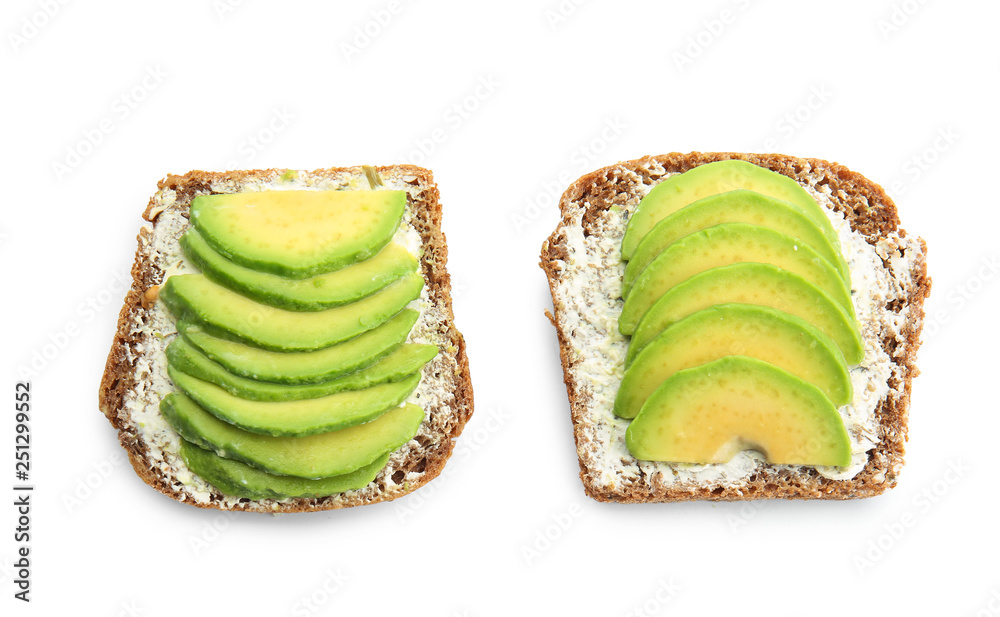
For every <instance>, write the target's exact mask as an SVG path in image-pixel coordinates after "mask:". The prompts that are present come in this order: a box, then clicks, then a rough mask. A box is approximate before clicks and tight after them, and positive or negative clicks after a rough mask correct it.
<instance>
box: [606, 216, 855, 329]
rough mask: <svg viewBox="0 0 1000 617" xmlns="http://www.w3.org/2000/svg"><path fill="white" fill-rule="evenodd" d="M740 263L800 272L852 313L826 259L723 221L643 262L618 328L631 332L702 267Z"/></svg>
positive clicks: (762, 230) (782, 238)
mask: <svg viewBox="0 0 1000 617" xmlns="http://www.w3.org/2000/svg"><path fill="white" fill-rule="evenodd" d="M743 262H753V263H766V264H772V265H775V266H778V267H780V268H782V269H784V270H787V271H789V272H792V273H794V274H798V275H800V276H802V277H803V278H805V279H807V280H809V281H810V282H812V283H813V284H815V285H816V286H817V287H819V288H820V289H822V290H823V291H824V292H826V293H827V294H828V295H829V296H830V297H832V298H833V299H834V300H835V301H836V302H838V303H839V304H840V305H841V307H843V308H844V310H845V311H849V312H850V314H852V315H853V314H854V305H853V304H852V302H851V292H850V289H848V287H847V286H846V285H844V281H843V280H842V279H841V278H840V276H839V275H838V274H837V271H836V269H835V268H834V267H833V266H831V265H830V262H828V261H827V260H825V259H823V258H822V257H821V256H820V255H819V254H818V253H817V252H816V251H814V250H813V249H811V248H810V247H809V246H806V245H804V244H802V243H801V242H797V241H796V240H795V239H793V238H790V237H788V236H787V235H785V234H783V233H780V232H777V231H774V230H772V229H768V228H766V227H758V226H756V225H747V224H745V223H725V224H722V225H716V226H714V227H710V228H708V229H704V230H702V231H697V232H694V233H692V234H688V235H687V236H685V237H683V238H681V239H680V240H678V241H677V242H674V243H673V244H671V245H670V246H668V247H667V248H666V249H664V250H663V251H662V252H660V254H659V255H657V257H656V258H655V259H654V260H653V261H651V262H650V263H649V265H648V266H646V268H645V269H644V270H643V271H642V274H640V275H639V277H638V278H637V279H636V281H635V284H634V285H633V287H632V290H631V292H629V295H628V298H626V299H625V305H624V307H623V308H622V314H621V317H619V320H618V329H619V331H620V332H621V333H622V334H626V335H630V334H632V333H634V332H635V329H636V327H637V326H638V324H639V321H640V320H641V319H642V316H643V315H644V314H645V313H646V311H647V310H648V309H649V308H650V307H651V306H652V305H653V304H654V303H655V302H656V301H657V300H658V299H659V298H660V296H662V295H663V294H665V293H666V292H668V291H669V290H670V289H671V288H672V287H674V286H676V285H678V284H680V283H682V282H684V281H686V280H687V279H689V278H691V277H692V276H694V275H696V274H698V273H700V272H704V271H705V270H710V269H712V268H718V267H720V266H728V265H731V264H734V263H743Z"/></svg>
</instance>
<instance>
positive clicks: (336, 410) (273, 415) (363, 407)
mask: <svg viewBox="0 0 1000 617" xmlns="http://www.w3.org/2000/svg"><path fill="white" fill-rule="evenodd" d="M167 373H168V374H169V375H170V380H171V381H173V382H174V385H175V386H177V389H178V390H180V391H181V392H183V393H184V394H186V395H188V396H189V397H190V398H191V399H192V400H194V401H195V402H196V403H197V404H198V405H199V406H201V407H202V408H203V409H205V410H206V411H208V412H210V413H211V414H212V415H214V416H216V417H217V418H219V419H221V420H224V421H225V422H228V423H229V424H232V425H233V426H237V427H239V428H242V429H244V430H246V431H248V432H251V433H261V434H265V435H276V436H292V437H304V436H307V435H315V434H317V433H326V432H329V431H334V430H337V429H342V428H347V427H350V426H355V425H358V424H363V423H365V422H369V421H371V420H373V419H374V418H377V417H378V416H380V415H382V414H383V413H385V412H386V411H387V410H389V409H392V408H393V407H396V406H397V405H399V404H400V403H402V402H403V401H404V400H406V397H408V396H409V395H410V393H411V392H413V390H415V389H416V387H417V385H418V384H419V383H420V374H419V373H414V374H412V375H407V376H406V377H404V378H403V379H401V380H399V381H391V382H388V383H383V384H379V385H377V386H371V387H369V388H364V389H363V390H345V391H342V392H336V393H334V394H328V395H326V396H321V397H319V398H309V399H301V400H289V401H252V400H249V399H244V398H239V397H237V396H233V395H232V394H230V393H229V392H227V391H226V390H225V389H223V388H220V387H219V386H217V385H215V384H213V383H211V382H208V381H204V380H201V379H198V378H197V377H192V376H191V375H188V374H187V373H184V372H181V371H180V370H178V369H177V368H175V367H174V366H171V365H167Z"/></svg>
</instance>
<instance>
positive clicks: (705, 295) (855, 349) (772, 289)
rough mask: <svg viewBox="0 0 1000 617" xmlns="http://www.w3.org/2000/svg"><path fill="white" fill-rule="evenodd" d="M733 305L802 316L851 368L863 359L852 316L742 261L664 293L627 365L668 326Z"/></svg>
mask: <svg viewBox="0 0 1000 617" xmlns="http://www.w3.org/2000/svg"><path fill="white" fill-rule="evenodd" d="M729 303H742V304H756V305H760V306H768V307H771V308H773V309H777V310H779V311H784V312H786V313H789V314H791V315H794V316H796V317H799V318H800V319H802V320H804V321H806V322H808V323H810V324H812V325H813V326H815V327H816V329H818V330H819V331H820V332H822V333H823V334H825V335H827V336H828V337H830V338H831V339H832V340H833V342H834V343H836V345H837V347H838V348H839V349H840V351H841V353H843V354H844V360H845V361H846V362H847V364H848V365H854V364H858V363H859V362H861V361H862V360H863V359H864V356H865V348H864V343H863V342H862V340H861V333H860V332H859V330H858V323H857V321H856V320H855V319H854V314H853V312H852V313H847V312H846V311H845V310H844V309H843V307H841V306H839V305H838V304H837V303H836V302H834V301H833V299H831V298H830V297H829V296H828V295H826V294H825V293H824V292H823V291H822V290H821V289H819V288H818V287H816V286H815V285H813V284H812V283H810V282H809V281H807V280H805V279H804V278H802V277H801V276H798V275H796V274H793V273H791V272H788V271H787V270H782V269H781V268H778V267H777V266H773V265H769V264H758V263H739V264H734V265H731V266H724V267H721V268H713V269H711V270H706V271H705V272H702V273H700V274H696V275H695V276H693V277H691V278H690V279H688V280H687V281H685V282H683V283H681V284H679V285H677V286H676V287H674V288H672V289H671V290H670V291H668V292H667V293H665V294H663V296H662V297H660V299H659V300H657V301H656V303H654V304H653V306H651V307H650V308H649V310H648V311H646V314H645V316H643V318H642V320H641V321H640V322H639V325H638V327H637V328H636V329H635V333H634V334H633V335H632V340H631V342H630V343H629V348H628V354H627V355H626V358H625V365H626V366H629V365H630V364H631V363H632V362H633V361H634V360H635V358H636V356H637V355H638V354H639V352H640V351H641V350H642V348H643V347H644V346H645V345H646V344H648V343H649V342H650V341H651V340H653V338H655V337H656V335H658V334H659V333H660V332H662V331H663V330H664V329H665V328H667V327H668V326H669V325H670V324H672V323H674V322H676V321H678V320H680V319H681V318H683V317H685V316H686V315H690V314H691V313H694V312H695V311H699V310H701V309H704V308H706V307H709V306H712V305H715V304H729Z"/></svg>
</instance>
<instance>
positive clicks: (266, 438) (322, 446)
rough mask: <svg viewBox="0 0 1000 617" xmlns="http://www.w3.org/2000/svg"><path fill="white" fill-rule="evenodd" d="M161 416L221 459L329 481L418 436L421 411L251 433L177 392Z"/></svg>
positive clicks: (410, 409) (166, 401)
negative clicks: (344, 424) (318, 429)
mask: <svg viewBox="0 0 1000 617" xmlns="http://www.w3.org/2000/svg"><path fill="white" fill-rule="evenodd" d="M160 412H161V413H162V414H163V417H164V418H166V419H167V421H168V422H169V423H170V424H171V426H173V427H174V429H176V430H177V432H178V433H180V435H181V437H183V438H184V439H186V440H188V441H190V442H191V443H193V444H196V445H198V446H200V447H202V448H206V449H209V450H212V451H213V452H215V453H216V454H218V455H219V456H223V457H225V458H227V459H231V460H235V461H240V462H243V463H246V464H248V465H251V466H252V467H255V468H257V469H260V470H263V471H266V472H269V473H272V474H280V475H285V476H295V477H298V478H311V479H317V478H329V477H331V476H339V475H342V474H346V473H350V472H352V471H356V470H357V469H360V468H361V467H364V466H366V465H370V464H372V463H373V462H375V461H376V460H378V459H379V458H380V457H382V456H383V455H384V454H385V453H386V452H392V451H393V450H396V449H398V448H399V447H400V446H402V445H403V444H405V443H406V442H408V441H409V440H410V439H412V438H413V436H414V435H416V434H417V429H419V428H420V423H421V422H422V421H423V419H424V410H423V409H421V408H420V407H418V406H416V405H411V404H406V405H401V406H399V407H395V408H393V409H390V410H389V411H387V412H385V413H384V414H382V415H381V416H379V417H378V418H376V419H374V420H372V421H371V422H367V423H365V424H359V425H357V426H352V427H350V428H345V429H341V430H338V431H331V432H329V433H319V434H317V435H311V436H308V437H274V436H271V435H259V434H256V433H249V432H247V431H244V430H243V429H240V428H237V427H235V426H233V425H232V424H228V423H226V422H223V421H222V420H219V419H218V418H216V417H215V416H213V415H212V414H210V413H208V412H207V411H205V410H204V409H202V408H201V407H199V406H198V405H197V403H195V402H194V401H192V400H191V399H190V398H188V397H187V396H185V395H184V394H182V393H180V392H171V393H170V394H168V395H167V396H166V397H164V399H163V400H162V401H161V402H160Z"/></svg>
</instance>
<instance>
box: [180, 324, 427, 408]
mask: <svg viewBox="0 0 1000 617" xmlns="http://www.w3.org/2000/svg"><path fill="white" fill-rule="evenodd" d="M437 353H438V348H437V347H436V346H435V345H420V344H416V343H410V344H406V345H401V346H400V347H398V348H396V350H395V351H393V352H391V353H389V354H388V355H386V356H385V357H384V358H382V359H380V360H378V361H377V362H375V363H374V364H372V365H371V366H367V367H365V368H363V369H361V370H359V371H355V372H353V373H349V374H347V375H341V376H340V377H337V378H336V379H331V380H330V381H322V382H319V383H313V384H300V385H292V384H277V383H268V382H264V381H257V380H254V379H247V378H245V377H240V376H239V375H234V374H232V373H230V372H229V371H227V370H226V369H225V368H223V367H222V366H220V365H218V364H216V363H215V362H212V360H210V359H209V358H208V357H207V356H205V355H204V354H202V353H201V352H200V351H198V349H197V348H196V347H195V346H194V345H192V344H190V343H188V342H187V341H186V340H185V339H184V338H183V337H177V338H175V339H174V340H173V341H171V342H170V344H169V345H168V346H167V362H168V363H169V365H170V366H172V367H174V368H175V369H178V370H180V371H181V372H183V373H187V374H188V375H191V376H193V377H197V378H198V379H201V380H203V381H208V382H211V383H213V384H215V385H217V386H219V387H220V388H222V389H224V390H225V391H226V392H229V393H230V394H232V395H233V396H235V397H239V398H244V399H248V400H251V401H299V400H303V399H312V398H319V397H322V396H327V395H330V394H335V393H337V392H344V391H348V390H362V389H364V388H370V387H372V386H377V385H379V384H382V383H387V382H391V381H399V380H400V379H403V378H405V377H409V376H410V375H412V374H414V373H416V372H418V371H420V369H422V368H423V366H424V365H425V364H427V363H428V362H430V361H431V359H432V358H434V356H436V355H437Z"/></svg>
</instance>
